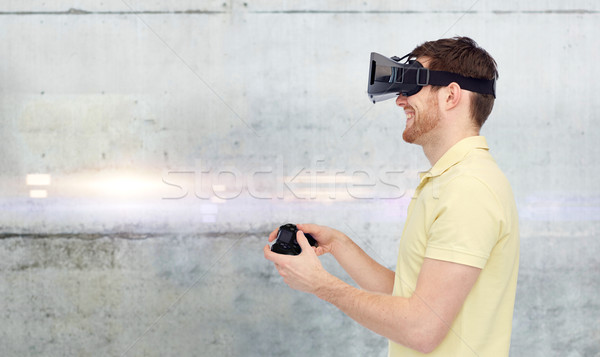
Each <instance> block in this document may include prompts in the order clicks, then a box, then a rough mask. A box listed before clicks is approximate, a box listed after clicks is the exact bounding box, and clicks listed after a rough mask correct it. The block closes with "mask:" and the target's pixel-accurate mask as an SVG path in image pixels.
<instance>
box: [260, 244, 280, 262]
mask: <svg viewBox="0 0 600 357" xmlns="http://www.w3.org/2000/svg"><path fill="white" fill-rule="evenodd" d="M263 253H264V254H265V259H267V260H270V261H272V262H275V260H274V259H276V258H277V256H278V255H279V254H277V253H273V252H272V251H271V247H270V246H269V245H268V244H267V245H265V247H264V248H263Z"/></svg>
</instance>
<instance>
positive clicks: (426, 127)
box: [396, 86, 440, 144]
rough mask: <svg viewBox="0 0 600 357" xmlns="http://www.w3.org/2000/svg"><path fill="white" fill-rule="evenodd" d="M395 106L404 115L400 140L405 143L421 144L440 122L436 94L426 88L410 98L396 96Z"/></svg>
mask: <svg viewBox="0 0 600 357" xmlns="http://www.w3.org/2000/svg"><path fill="white" fill-rule="evenodd" d="M396 105H398V106H399V107H402V108H404V113H406V128H405V129H404V132H403V133H402V139H404V141H406V142H407V143H411V144H412V143H414V144H422V143H423V140H424V139H425V135H426V134H427V133H429V132H431V131H432V130H433V129H434V128H435V127H436V126H437V125H438V123H439V120H440V113H439V108H438V99H437V95H436V93H435V92H432V91H431V87H430V86H427V87H425V88H422V89H421V90H420V91H419V93H417V94H414V95H411V96H410V97H405V96H402V95H401V96H398V98H396Z"/></svg>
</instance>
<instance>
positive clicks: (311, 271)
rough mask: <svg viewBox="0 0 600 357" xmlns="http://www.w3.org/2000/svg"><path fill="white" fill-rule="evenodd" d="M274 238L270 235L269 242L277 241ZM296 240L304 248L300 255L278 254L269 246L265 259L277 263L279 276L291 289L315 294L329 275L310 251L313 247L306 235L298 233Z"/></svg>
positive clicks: (266, 248)
mask: <svg viewBox="0 0 600 357" xmlns="http://www.w3.org/2000/svg"><path fill="white" fill-rule="evenodd" d="M275 234H276V233H275ZM272 236H273V233H271V234H270V235H269V241H272V240H273V239H275V238H274V237H272ZM296 240H297V241H298V244H299V245H300V248H302V253H300V255H284V254H277V253H275V252H272V251H271V248H270V247H269V245H268V244H267V245H265V247H264V249H263V250H264V254H265V258H266V259H267V260H270V261H272V262H273V263H275V267H276V268H277V271H278V272H279V275H281V276H282V277H283V281H284V282H285V283H286V284H288V285H289V287H291V288H292V289H296V290H300V291H304V292H307V293H312V294H314V293H315V292H316V291H318V289H319V288H320V287H321V286H322V284H324V282H325V281H326V280H327V278H328V277H329V273H327V271H325V269H323V266H322V265H321V261H320V260H319V258H318V257H317V255H316V253H315V251H314V250H312V249H310V248H312V247H311V245H310V244H309V243H308V240H307V239H306V237H305V236H304V233H302V232H301V231H298V233H297V234H296Z"/></svg>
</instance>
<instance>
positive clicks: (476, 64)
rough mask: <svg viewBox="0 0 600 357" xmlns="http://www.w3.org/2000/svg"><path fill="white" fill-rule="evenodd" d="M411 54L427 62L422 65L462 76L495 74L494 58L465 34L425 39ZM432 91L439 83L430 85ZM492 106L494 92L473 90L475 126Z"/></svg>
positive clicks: (483, 119) (472, 101) (482, 121)
mask: <svg viewBox="0 0 600 357" xmlns="http://www.w3.org/2000/svg"><path fill="white" fill-rule="evenodd" d="M411 54H412V55H413V56H414V57H417V59H418V60H419V62H421V63H423V62H424V61H426V62H427V65H425V67H427V68H429V69H430V70H433V71H446V72H452V73H457V74H460V75H462V76H464V77H471V78H480V79H494V78H498V70H497V68H496V61H494V59H493V58H492V56H490V54H489V53H487V51H486V50H484V49H483V48H481V47H479V46H478V45H477V43H476V42H475V41H473V40H472V39H470V38H468V37H454V38H444V39H440V40H437V41H428V42H425V43H423V44H421V45H419V46H417V47H416V48H415V49H414V50H412V52H411ZM429 87H430V88H431V89H432V91H433V92H436V91H437V90H439V89H440V88H441V87H439V86H429ZM493 106H494V96H493V95H491V94H481V93H476V92H472V95H471V105H470V108H471V116H472V118H473V120H474V122H475V124H476V125H477V127H478V128H481V126H482V125H483V123H484V122H485V121H486V119H487V118H488V116H489V115H490V113H491V112H492V108H493Z"/></svg>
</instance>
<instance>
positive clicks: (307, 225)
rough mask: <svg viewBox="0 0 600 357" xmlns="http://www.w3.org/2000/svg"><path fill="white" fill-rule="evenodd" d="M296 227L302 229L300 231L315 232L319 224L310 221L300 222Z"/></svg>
mask: <svg viewBox="0 0 600 357" xmlns="http://www.w3.org/2000/svg"><path fill="white" fill-rule="evenodd" d="M296 227H298V230H300V231H302V232H306V233H310V234H313V233H315V234H316V233H317V231H318V230H319V226H318V225H316V224H312V223H302V224H297V225H296Z"/></svg>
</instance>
